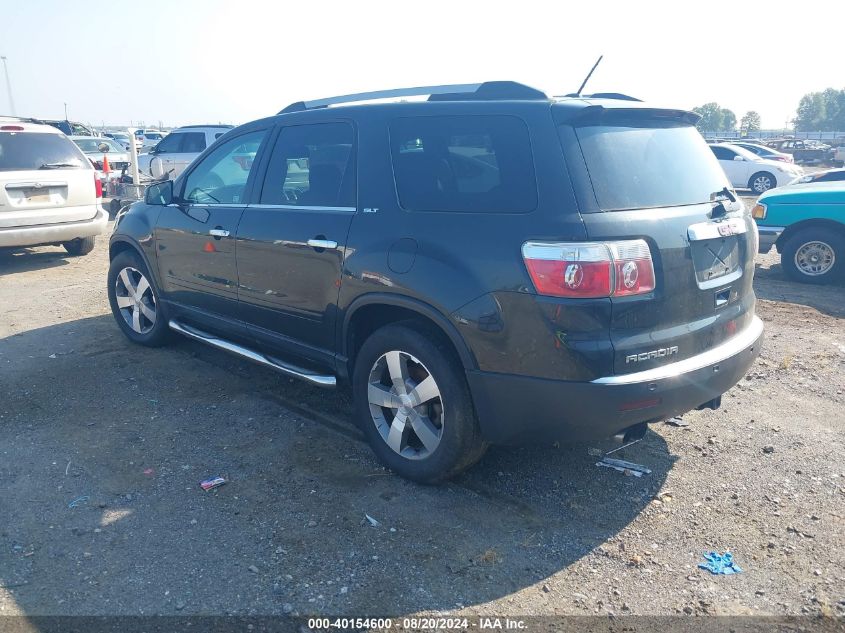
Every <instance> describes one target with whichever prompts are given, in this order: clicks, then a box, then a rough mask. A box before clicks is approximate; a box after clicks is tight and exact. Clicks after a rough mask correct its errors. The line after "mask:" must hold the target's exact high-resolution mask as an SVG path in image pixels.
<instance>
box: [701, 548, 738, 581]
mask: <svg viewBox="0 0 845 633" xmlns="http://www.w3.org/2000/svg"><path fill="white" fill-rule="evenodd" d="M704 558H705V560H706V561H707V562H706V563H699V564H698V566H699V567H700V568H701V569H706V570H707V571H709V572H710V573H711V574H716V575H725V576H728V575H730V574H738V573H740V572H741V571H742V569H741V568H740V567H739V565H737V564H736V563H734V557H733V554H731V553H730V552H725V553H724V554H718V553H716V552H710V553H708V554H704Z"/></svg>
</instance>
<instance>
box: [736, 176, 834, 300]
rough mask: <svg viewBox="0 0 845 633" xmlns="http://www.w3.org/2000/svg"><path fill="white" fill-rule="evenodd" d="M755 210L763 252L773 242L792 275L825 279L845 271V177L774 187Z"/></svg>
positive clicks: (800, 278)
mask: <svg viewBox="0 0 845 633" xmlns="http://www.w3.org/2000/svg"><path fill="white" fill-rule="evenodd" d="M751 214H752V215H753V216H754V219H755V221H756V222H757V228H758V229H759V232H760V252H761V253H768V252H769V250H771V248H772V246H774V247H775V248H776V249H777V251H778V253H780V255H781V265H782V266H783V269H784V272H786V274H787V275H788V276H789V277H790V278H791V279H794V280H795V281H802V282H805V283H810V284H823V283H828V282H831V281H834V280H841V279H842V278H843V276H845V275H843V271H845V182H843V181H839V182H818V183H807V184H798V185H790V186H788V187H778V188H776V189H772V190H770V191H767V192H766V193H764V194H763V195H761V196H760V197H759V198H758V199H757V204H756V205H755V206H754V209H753V211H752V213H751Z"/></svg>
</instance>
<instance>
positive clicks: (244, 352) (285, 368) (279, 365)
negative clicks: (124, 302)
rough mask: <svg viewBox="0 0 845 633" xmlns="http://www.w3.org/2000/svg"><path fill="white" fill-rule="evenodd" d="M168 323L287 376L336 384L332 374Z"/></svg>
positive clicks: (195, 337)
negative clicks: (319, 372)
mask: <svg viewBox="0 0 845 633" xmlns="http://www.w3.org/2000/svg"><path fill="white" fill-rule="evenodd" d="M168 325H169V326H170V329H171V330H174V331H176V332H179V334H183V335H185V336H187V337H188V338H192V339H194V340H195V341H201V342H203V343H207V344H208V345H211V346H212V347H216V348H218V349H222V350H225V351H227V352H230V353H232V354H236V355H238V356H241V357H242V358H246V359H248V360H251V361H253V362H254V363H258V364H259V365H264V366H265V367H269V368H270V369H275V370H276V371H278V372H281V373H283V374H286V375H288V376H293V377H294V378H299V379H300V380H304V381H305V382H310V383H311V384H312V385H317V386H318V387H326V388H329V389H331V388H333V387H335V386H336V385H337V379H336V378H335V377H334V376H330V375H324V374H315V373H313V372H311V371H309V370H307V369H302V368H301V367H296V366H295V365H290V364H288V363H285V362H283V361H280V360H278V359H275V358H270V357H269V356H265V355H264V354H260V353H258V352H255V351H253V350H251V349H249V348H246V347H243V346H241V345H238V344H237V343H232V342H231V341H227V340H225V339H222V338H218V337H217V336H215V335H214V334H209V333H207V332H203V331H202V330H198V329H197V328H195V327H192V326H190V325H185V324H184V323H180V322H179V321H176V320H175V319H174V320H171V321H170V323H168Z"/></svg>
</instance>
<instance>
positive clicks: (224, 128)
mask: <svg viewBox="0 0 845 633" xmlns="http://www.w3.org/2000/svg"><path fill="white" fill-rule="evenodd" d="M231 129H232V126H231V125H186V126H185V127H180V128H177V129H175V130H173V131H172V132H170V134H168V135H167V136H165V137H164V138H163V139H162V140H161V141H160V142H159V143H158V144H157V145H156V146H155V147H153V148H152V149H151V150H150V151H149V153H147V154H144V155H142V156H140V157H139V158H138V169H139V170H140V171H141V173H143V174H146V175H148V176H151V177H152V178H156V179H161V178H171V179H172V178H176V177H177V176H178V175H179V174H181V173H182V172H183V171H184V170H185V168H186V167H187V166H188V165H189V164H190V163H191V161H192V160H194V159H195V158H196V157H197V156H199V155H200V154H201V153H202V152H203V150H204V149H205V148H206V147H208V146H209V145H211V144H212V143H214V141H216V140H217V139H218V138H220V137H221V136H223V135H224V134H225V133H226V132H228V131H229V130H231Z"/></svg>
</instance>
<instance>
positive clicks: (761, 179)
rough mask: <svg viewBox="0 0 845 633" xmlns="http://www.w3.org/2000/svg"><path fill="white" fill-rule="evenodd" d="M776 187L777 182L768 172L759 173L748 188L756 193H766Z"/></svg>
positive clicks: (754, 176) (752, 178) (753, 177)
mask: <svg viewBox="0 0 845 633" xmlns="http://www.w3.org/2000/svg"><path fill="white" fill-rule="evenodd" d="M774 187H777V180H776V179H775V177H774V176H773V175H772V174H770V173H769V172H767V171H760V172H757V173H756V174H754V175H753V176H751V180H749V181H748V188H749V189H751V190H752V191H753V192H754V193H764V192H766V191H768V190H769V189H773V188H774Z"/></svg>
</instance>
